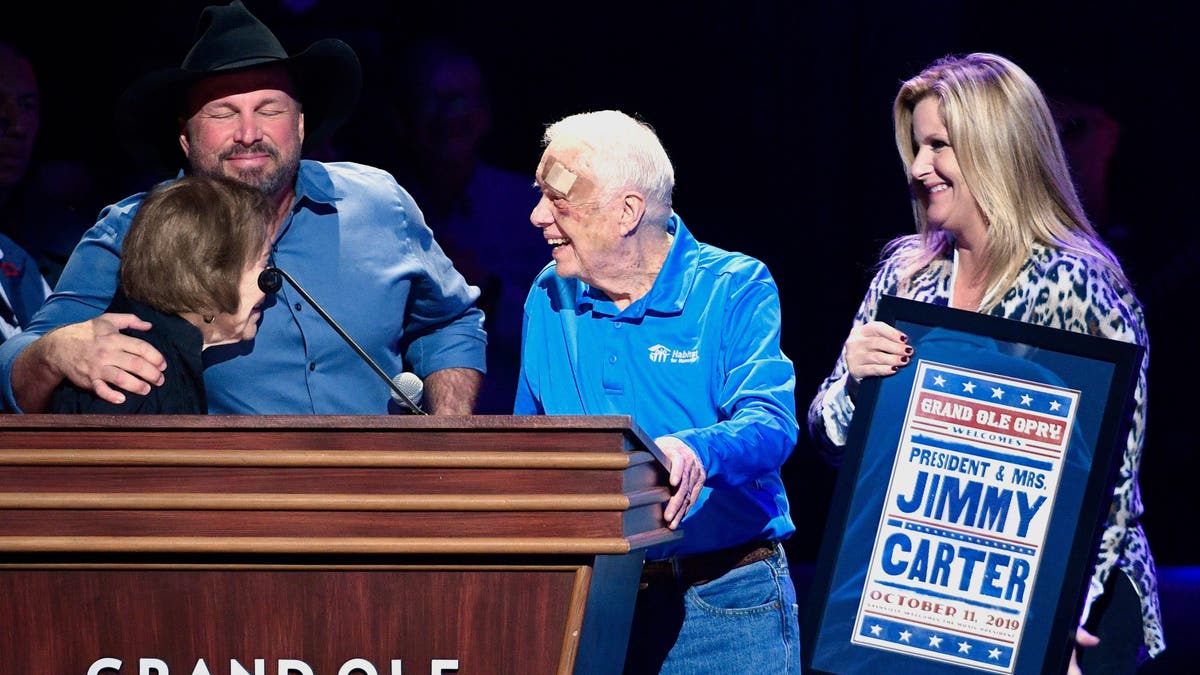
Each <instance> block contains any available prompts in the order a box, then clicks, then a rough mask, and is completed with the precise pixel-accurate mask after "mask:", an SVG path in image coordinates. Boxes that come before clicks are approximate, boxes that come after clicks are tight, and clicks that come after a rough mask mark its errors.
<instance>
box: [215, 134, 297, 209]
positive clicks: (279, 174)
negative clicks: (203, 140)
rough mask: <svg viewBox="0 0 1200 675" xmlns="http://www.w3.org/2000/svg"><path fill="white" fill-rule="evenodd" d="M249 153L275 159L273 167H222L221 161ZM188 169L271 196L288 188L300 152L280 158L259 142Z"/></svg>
mask: <svg viewBox="0 0 1200 675" xmlns="http://www.w3.org/2000/svg"><path fill="white" fill-rule="evenodd" d="M252 153H253V154H258V153H264V154H267V155H269V156H270V157H271V159H273V160H275V164H274V167H275V168H274V169H271V168H270V167H267V168H266V169H246V170H238V169H226V168H225V167H226V166H227V165H226V164H225V160H227V159H229V158H230V157H236V156H237V155H242V154H252ZM192 169H193V171H194V172H195V173H198V174H201V175H207V176H225V177H228V178H233V179H234V180H237V181H238V182H241V183H245V184H246V185H249V186H251V187H256V188H258V189H259V190H261V191H262V192H263V194H265V195H267V196H273V195H276V194H278V193H280V192H282V191H283V190H284V189H286V188H288V187H290V186H291V184H292V181H294V180H295V179H296V173H297V172H298V171H299V170H300V153H299V152H297V153H295V154H294V155H290V156H287V157H283V156H282V155H280V153H279V150H278V149H276V148H274V147H272V146H270V145H267V144H266V143H262V142H259V143H255V144H254V145H252V146H250V147H248V148H245V147H241V146H237V147H234V148H233V149H230V150H227V151H225V152H223V153H221V154H220V155H218V156H217V158H216V161H215V162H214V163H213V164H212V165H208V164H202V165H199V166H193V167H192ZM227 171H228V173H227Z"/></svg>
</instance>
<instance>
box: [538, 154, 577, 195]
mask: <svg viewBox="0 0 1200 675" xmlns="http://www.w3.org/2000/svg"><path fill="white" fill-rule="evenodd" d="M578 179H579V176H576V175H575V174H573V173H571V170H570V169H568V168H567V167H565V166H563V165H562V164H559V163H558V162H557V161H552V162H551V164H550V166H549V167H547V168H546V174H545V175H544V176H543V177H542V182H544V183H545V184H546V185H547V186H548V187H550V188H551V189H553V190H555V191H557V192H560V193H562V194H563V195H569V194H570V193H571V188H572V187H573V186H574V185H575V181H576V180H578Z"/></svg>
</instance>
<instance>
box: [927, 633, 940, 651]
mask: <svg viewBox="0 0 1200 675" xmlns="http://www.w3.org/2000/svg"><path fill="white" fill-rule="evenodd" d="M929 646H930V647H933V648H934V649H941V648H942V638H940V637H938V636H936V635H930V636H929Z"/></svg>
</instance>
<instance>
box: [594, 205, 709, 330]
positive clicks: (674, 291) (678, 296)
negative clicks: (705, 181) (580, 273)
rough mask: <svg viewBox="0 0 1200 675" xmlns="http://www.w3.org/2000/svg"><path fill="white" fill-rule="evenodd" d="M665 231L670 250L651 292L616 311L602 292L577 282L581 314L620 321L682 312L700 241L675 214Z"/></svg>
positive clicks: (689, 288) (690, 284)
mask: <svg viewBox="0 0 1200 675" xmlns="http://www.w3.org/2000/svg"><path fill="white" fill-rule="evenodd" d="M667 231H668V232H670V233H671V234H673V235H674V237H675V239H674V241H672V242H671V250H670V251H668V252H667V259H666V260H664V261H663V266H662V269H660V270H659V271H658V276H657V277H655V279H654V285H653V286H651V287H650V292H648V293H646V295H644V296H642V297H641V298H639V299H638V300H637V301H636V302H634V303H632V304H630V305H629V306H628V307H626V308H625V309H624V310H623V311H617V304H616V303H615V302H613V301H612V300H609V299H608V297H607V296H605V295H604V293H603V292H602V291H598V290H593V289H592V287H591V286H589V285H588V284H586V283H583V282H579V284H578V286H577V287H576V290H575V307H576V309H578V310H579V311H581V312H586V311H589V310H590V311H592V312H594V313H596V314H605V315H608V316H618V315H619V316H621V318H625V319H632V320H637V319H641V318H643V317H645V316H646V315H647V314H655V315H659V316H669V315H672V314H680V313H682V312H683V306H684V303H686V302H687V296H688V292H689V291H690V290H691V288H692V280H693V279H695V278H696V267H697V265H698V261H699V258H700V242H698V241H696V238H695V237H693V236H692V234H691V232H689V231H688V229H687V227H686V226H684V224H683V220H682V219H681V218H680V217H679V216H678V215H676V214H671V218H670V219H669V220H668V221H667Z"/></svg>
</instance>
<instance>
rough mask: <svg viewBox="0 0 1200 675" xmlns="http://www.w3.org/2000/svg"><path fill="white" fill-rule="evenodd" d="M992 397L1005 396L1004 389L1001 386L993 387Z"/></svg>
mask: <svg viewBox="0 0 1200 675" xmlns="http://www.w3.org/2000/svg"><path fill="white" fill-rule="evenodd" d="M992 398H1000V399H1002V398H1004V390H1003V389H1001V388H1000V387H992Z"/></svg>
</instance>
